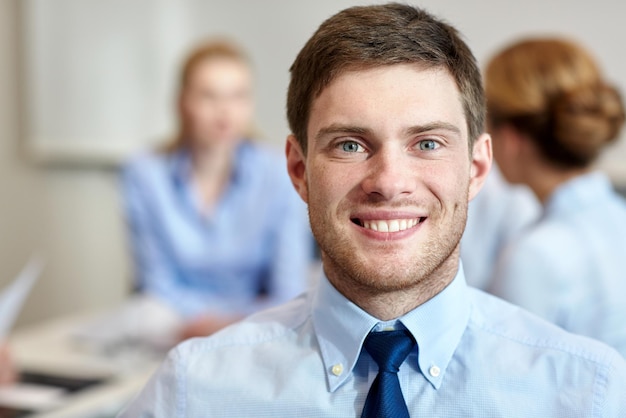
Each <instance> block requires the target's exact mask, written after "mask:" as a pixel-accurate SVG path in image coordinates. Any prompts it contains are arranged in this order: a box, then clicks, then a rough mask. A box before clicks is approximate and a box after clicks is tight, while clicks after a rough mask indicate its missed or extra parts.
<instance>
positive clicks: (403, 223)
mask: <svg viewBox="0 0 626 418" xmlns="http://www.w3.org/2000/svg"><path fill="white" fill-rule="evenodd" d="M418 223H419V220H418V219H417V218H415V219H390V220H384V221H383V220H377V221H363V227H364V228H367V229H371V230H373V231H379V232H398V231H404V230H405V229H409V228H413V227H414V226H415V225H417V224H418Z"/></svg>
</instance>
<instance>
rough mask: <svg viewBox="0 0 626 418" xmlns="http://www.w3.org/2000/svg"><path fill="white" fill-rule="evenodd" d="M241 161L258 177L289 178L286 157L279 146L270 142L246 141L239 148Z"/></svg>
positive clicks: (247, 170)
mask: <svg viewBox="0 0 626 418" xmlns="http://www.w3.org/2000/svg"><path fill="white" fill-rule="evenodd" d="M239 163H240V164H241V166H242V168H243V169H244V170H245V171H246V172H248V173H250V174H253V175H254V176H255V177H256V178H264V179H266V180H269V181H277V180H282V181H285V180H288V176H287V162H286V158H285V156H284V155H283V154H282V153H281V152H280V150H279V149H278V148H277V147H275V146H272V145H270V144H263V143H259V142H251V141H247V142H244V143H243V144H242V145H241V147H240V150H239Z"/></svg>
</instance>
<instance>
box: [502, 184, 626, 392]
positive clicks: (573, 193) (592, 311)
mask: <svg viewBox="0 0 626 418" xmlns="http://www.w3.org/2000/svg"><path fill="white" fill-rule="evenodd" d="M495 274H496V275H495V278H494V282H493V288H492V289H491V291H492V292H493V293H495V294H496V295H498V296H501V297H503V298H504V299H507V300H509V301H511V302H513V303H516V304H518V305H520V306H522V307H524V308H526V309H528V310H530V311H532V312H535V313H537V314H538V315H540V316H543V317H544V318H546V319H548V320H549V321H552V322H554V323H555V324H557V325H559V326H561V327H563V328H565V329H566V330H568V331H571V332H574V333H577V334H582V335H586V336H589V337H593V338H596V339H599V340H601V341H604V342H606V343H608V344H610V345H612V346H613V347H615V348H617V350H618V351H620V352H621V353H622V355H624V356H626V201H625V200H624V199H623V198H622V197H621V196H619V195H617V194H616V193H615V192H614V191H613V188H612V186H611V183H610V181H609V179H608V178H607V177H606V176H605V175H603V174H601V173H590V174H586V175H584V176H579V177H577V178H575V179H573V180H570V181H568V182H567V183H565V184H563V185H562V186H560V187H559V188H558V189H557V190H556V191H555V192H554V193H553V194H552V196H551V197H550V198H549V199H548V201H547V202H546V204H545V209H544V213H543V215H542V217H541V218H540V220H539V221H538V222H537V223H536V224H535V225H534V226H533V227H532V228H530V229H529V230H527V231H526V232H525V233H524V234H523V235H522V236H520V237H519V240H517V241H516V242H514V243H512V245H511V246H510V247H509V248H507V249H506V250H505V252H504V254H503V256H502V259H501V260H500V261H499V263H498V267H497V269H496V273H495ZM624 391H625V392H626V388H625V389H624Z"/></svg>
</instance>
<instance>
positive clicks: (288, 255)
mask: <svg viewBox="0 0 626 418" xmlns="http://www.w3.org/2000/svg"><path fill="white" fill-rule="evenodd" d="M122 178H123V191H124V203H125V206H126V214H127V219H128V227H129V231H130V242H131V247H132V250H133V255H134V265H135V275H136V279H137V281H138V284H139V287H140V288H142V289H143V290H144V291H145V292H147V293H149V294H152V295H155V296H157V297H158V298H160V299H162V300H164V301H165V302H167V303H169V304H170V305H171V306H172V307H173V308H175V309H176V310H177V311H178V312H180V313H181V314H183V315H185V316H193V315H198V314H201V313H209V314H226V315H231V314H232V315H246V314H249V313H252V312H255V311H257V310H260V309H262V308H265V307H268V306H271V305H276V304H278V303H281V302H284V301H287V300H289V299H291V298H293V297H295V296H297V295H298V294H299V293H301V292H302V291H304V290H305V289H306V287H307V285H308V273H309V268H310V266H311V263H312V260H313V242H314V241H313V238H312V234H311V232H310V227H309V224H308V219H307V215H306V206H305V205H304V203H303V202H302V201H301V199H300V197H299V196H298V195H297V194H296V192H295V191H294V189H293V186H292V185H291V182H290V180H289V177H288V176H287V170H286V165H285V161H284V159H283V158H281V157H280V156H279V154H278V153H274V152H273V151H272V150H270V149H269V148H263V147H262V146H261V145H258V144H254V143H251V142H244V143H243V144H242V145H241V146H240V147H239V148H238V150H237V152H236V157H235V162H234V170H233V176H232V179H231V182H230V184H229V185H228V186H227V188H226V189H225V191H224V192H223V194H222V196H221V197H220V200H219V201H218V202H217V204H216V206H215V207H214V209H213V211H212V213H211V214H210V215H208V214H206V211H204V210H203V209H202V204H201V202H200V199H199V193H198V192H197V190H196V189H194V186H193V183H192V182H191V180H190V179H191V162H190V155H189V153H188V152H186V151H179V152H175V153H173V154H163V153H145V154H141V155H139V156H137V157H136V158H134V159H133V160H131V161H130V162H129V163H128V164H127V166H126V167H125V168H124V171H123V177H122ZM260 292H261V293H264V294H265V297H264V298H263V299H260V298H259V293H260Z"/></svg>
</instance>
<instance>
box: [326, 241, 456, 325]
mask: <svg viewBox="0 0 626 418" xmlns="http://www.w3.org/2000/svg"><path fill="white" fill-rule="evenodd" d="M322 260H323V262H324V273H325V274H326V277H328V280H329V282H330V283H331V284H332V285H333V286H334V287H335V289H337V290H338V291H339V292H340V293H341V294H343V295H344V296H345V297H346V298H347V299H349V300H350V301H352V302H353V303H355V304H356V305H357V306H359V307H360V308H361V309H363V310H364V311H365V312H367V313H369V314H370V315H372V316H373V317H375V318H378V319H379V320H381V321H389V320H393V319H396V318H399V317H401V316H403V315H405V314H407V313H408V312H410V311H412V310H413V309H415V308H417V307H418V306H420V305H422V304H423V303H425V302H427V301H429V300H430V299H432V298H433V297H435V296H436V295H438V294H439V293H441V291H443V290H444V289H445V288H446V287H447V286H448V285H449V284H450V283H451V282H452V280H454V277H455V276H456V274H457V271H458V268H459V247H458V246H457V247H456V249H455V250H454V252H453V253H452V254H451V255H450V257H448V258H447V259H446V260H445V261H444V262H443V263H442V264H441V265H439V267H437V268H436V269H435V270H434V271H432V272H431V273H430V274H429V275H427V276H425V277H423V278H421V279H418V280H415V281H414V282H413V283H412V284H410V285H407V286H404V287H402V288H397V289H391V290H381V288H380V287H375V286H367V285H364V284H363V281H362V280H354V279H353V278H352V277H350V275H349V274H348V273H347V272H345V271H342V270H341V269H337V268H335V267H337V266H334V265H333V263H332V261H331V260H330V259H328V257H325V256H324V254H322Z"/></svg>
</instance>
